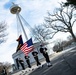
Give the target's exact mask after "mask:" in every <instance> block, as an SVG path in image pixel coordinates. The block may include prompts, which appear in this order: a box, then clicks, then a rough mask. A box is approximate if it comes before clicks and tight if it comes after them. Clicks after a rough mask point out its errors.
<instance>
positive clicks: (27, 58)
mask: <svg viewBox="0 0 76 75" xmlns="http://www.w3.org/2000/svg"><path fill="white" fill-rule="evenodd" d="M25 59H26V62H27V65H28V67H29V68H31V64H30V60H29V56H25Z"/></svg>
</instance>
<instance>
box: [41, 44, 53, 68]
mask: <svg viewBox="0 0 76 75" xmlns="http://www.w3.org/2000/svg"><path fill="white" fill-rule="evenodd" d="M40 52H41V53H42V54H43V56H44V58H45V60H46V63H47V66H48V67H50V66H52V64H51V63H50V59H49V55H48V53H47V48H46V47H44V48H43V47H42V45H40Z"/></svg>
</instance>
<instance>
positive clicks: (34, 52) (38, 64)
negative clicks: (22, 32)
mask: <svg viewBox="0 0 76 75" xmlns="http://www.w3.org/2000/svg"><path fill="white" fill-rule="evenodd" d="M32 55H33V57H34V59H35V61H36V63H37V66H41V67H42V65H41V63H40V61H39V58H38V52H37V51H33V52H32Z"/></svg>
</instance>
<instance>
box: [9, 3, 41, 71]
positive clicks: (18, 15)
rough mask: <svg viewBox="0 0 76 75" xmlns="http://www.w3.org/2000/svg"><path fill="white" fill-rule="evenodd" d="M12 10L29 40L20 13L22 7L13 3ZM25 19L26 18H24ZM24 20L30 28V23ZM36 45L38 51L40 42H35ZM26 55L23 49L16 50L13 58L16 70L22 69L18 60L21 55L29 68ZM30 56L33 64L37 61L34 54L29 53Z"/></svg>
mask: <svg viewBox="0 0 76 75" xmlns="http://www.w3.org/2000/svg"><path fill="white" fill-rule="evenodd" d="M10 12H11V13H12V14H15V15H16V18H17V21H18V22H19V25H20V26H21V28H22V31H23V33H24V36H25V39H26V40H28V37H27V34H26V32H25V29H24V26H23V24H22V19H23V17H22V16H21V15H20V12H21V7H20V6H18V5H17V4H14V3H12V6H11V8H10ZM23 20H24V19H23ZM24 21H25V23H26V26H28V27H29V28H31V27H30V25H29V24H28V23H27V22H26V20H24ZM31 30H32V29H31ZM34 47H35V48H34V49H35V50H36V51H38V49H39V43H34ZM24 56H25V55H24V53H23V52H22V51H21V50H19V51H18V52H15V53H14V54H13V55H12V58H13V60H14V65H15V69H16V70H20V69H22V68H21V66H20V64H19V62H18V58H19V57H21V58H22V59H23V61H24V65H25V68H27V64H26V60H25V58H24ZM29 56H30V62H31V64H33V63H34V62H35V60H34V58H33V56H32V54H31V53H29ZM41 58H42V55H39V59H41Z"/></svg>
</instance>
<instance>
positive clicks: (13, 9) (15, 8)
mask: <svg viewBox="0 0 76 75" xmlns="http://www.w3.org/2000/svg"><path fill="white" fill-rule="evenodd" d="M12 4H13V5H12V7H11V8H10V12H11V13H12V14H16V16H17V17H18V20H19V22H20V25H21V27H22V30H23V33H24V36H25V38H26V40H28V37H27V35H26V32H25V29H24V27H23V24H22V22H21V19H20V17H19V13H20V11H21V7H19V6H18V5H17V4H14V3H12Z"/></svg>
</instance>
